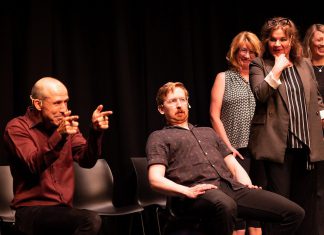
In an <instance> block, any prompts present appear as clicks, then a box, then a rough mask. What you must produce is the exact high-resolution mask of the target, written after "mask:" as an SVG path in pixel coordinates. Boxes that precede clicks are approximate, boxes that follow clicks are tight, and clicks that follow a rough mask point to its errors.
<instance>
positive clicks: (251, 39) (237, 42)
mask: <svg viewBox="0 0 324 235" xmlns="http://www.w3.org/2000/svg"><path fill="white" fill-rule="evenodd" d="M243 43H248V46H250V47H251V48H250V49H251V50H252V51H254V52H255V55H256V56H260V54H261V42H260V40H259V38H258V36H257V35H255V34H254V33H251V32H249V31H243V32H240V33H239V34H237V35H236V36H235V37H234V38H233V40H232V42H231V45H230V48H229V50H228V52H227V55H226V59H227V61H228V64H229V67H230V68H232V69H234V70H237V71H239V70H240V68H241V64H240V63H239V61H238V58H237V53H238V52H239V50H240V47H241V46H242V44H243Z"/></svg>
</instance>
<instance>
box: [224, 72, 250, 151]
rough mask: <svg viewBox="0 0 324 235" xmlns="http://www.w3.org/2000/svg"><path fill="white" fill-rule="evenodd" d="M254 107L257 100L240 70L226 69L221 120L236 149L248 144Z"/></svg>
mask: <svg viewBox="0 0 324 235" xmlns="http://www.w3.org/2000/svg"><path fill="white" fill-rule="evenodd" d="M254 109H255V100H254V96H253V94H252V91H251V88H250V84H249V83H248V82H247V81H245V80H244V78H243V77H242V76H241V75H240V74H239V73H238V72H236V71H234V70H227V71H225V91H224V97H223V104H222V110H221V120H222V122H223V125H224V128H225V131H226V134H227V137H228V139H229V141H230V142H231V145H232V146H233V147H234V148H236V149H239V148H245V147H247V145H248V140H249V132H250V123H251V120H252V117H253V114H254Z"/></svg>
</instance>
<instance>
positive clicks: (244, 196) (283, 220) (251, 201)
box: [171, 182, 305, 235]
mask: <svg viewBox="0 0 324 235" xmlns="http://www.w3.org/2000/svg"><path fill="white" fill-rule="evenodd" d="M173 200H174V201H173V202H172V203H171V205H172V206H173V211H175V212H176V213H177V214H184V215H192V216H197V217H199V218H203V219H207V220H209V221H210V225H211V229H210V233H211V234H222V235H231V234H232V232H233V226H234V218H235V217H236V216H239V217H242V218H245V219H250V220H260V221H265V222H270V223H272V224H273V225H274V226H275V227H278V229H276V231H280V232H276V233H273V234H274V235H280V234H282V235H289V234H293V233H294V232H295V231H296V229H297V228H298V226H299V224H300V223H301V222H302V220H303V218H304V215H305V212H304V210H303V209H302V208H301V207H300V206H298V205H297V204H296V203H294V202H292V201H290V200H288V199H287V198H285V197H282V196H280V195H278V194H275V193H272V192H269V191H266V190H263V189H249V188H243V189H240V190H232V189H231V187H230V186H228V185H227V183H225V182H222V183H221V186H220V188H219V189H212V190H208V191H206V193H205V194H203V195H201V196H199V197H198V198H197V199H189V198H173Z"/></svg>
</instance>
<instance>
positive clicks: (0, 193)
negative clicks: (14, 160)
mask: <svg viewBox="0 0 324 235" xmlns="http://www.w3.org/2000/svg"><path fill="white" fill-rule="evenodd" d="M13 196H14V195H13V179H12V175H11V172H10V166H0V218H1V220H2V221H4V222H14V221H15V212H14V210H12V209H11V208H10V203H11V200H12V199H13Z"/></svg>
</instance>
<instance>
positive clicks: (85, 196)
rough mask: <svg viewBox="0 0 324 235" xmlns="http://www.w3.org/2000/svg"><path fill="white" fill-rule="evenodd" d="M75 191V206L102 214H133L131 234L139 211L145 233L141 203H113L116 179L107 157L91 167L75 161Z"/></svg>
mask: <svg viewBox="0 0 324 235" xmlns="http://www.w3.org/2000/svg"><path fill="white" fill-rule="evenodd" d="M74 169H75V192H74V207H76V208H80V209H88V210H92V211H95V212H97V213H98V214H99V215H101V216H122V215H131V224H130V227H129V234H131V232H132V226H133V215H134V214H136V213H138V214H139V216H140V220H141V226H142V232H143V235H145V230H144V223H143V218H142V213H141V212H142V211H143V210H144V209H143V208H142V207H141V206H140V205H138V204H134V205H129V206H122V207H116V206H114V204H113V187H114V179H113V175H112V172H111V169H110V167H109V165H108V163H107V162H106V160H105V159H98V161H97V163H96V165H95V166H94V167H92V168H90V169H86V168H82V167H80V166H79V164H77V163H74Z"/></svg>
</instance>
